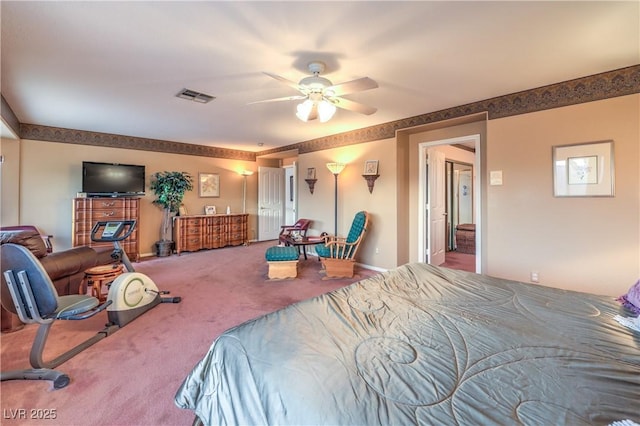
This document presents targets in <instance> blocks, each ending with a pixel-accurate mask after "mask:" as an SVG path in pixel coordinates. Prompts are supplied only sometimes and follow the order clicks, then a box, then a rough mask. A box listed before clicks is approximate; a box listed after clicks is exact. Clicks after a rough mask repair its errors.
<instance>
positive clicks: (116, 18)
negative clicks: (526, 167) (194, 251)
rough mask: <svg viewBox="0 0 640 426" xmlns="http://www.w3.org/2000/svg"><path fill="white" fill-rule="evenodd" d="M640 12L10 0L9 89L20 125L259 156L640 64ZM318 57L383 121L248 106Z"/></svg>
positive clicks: (628, 5) (422, 4) (520, 6)
mask: <svg viewBox="0 0 640 426" xmlns="http://www.w3.org/2000/svg"><path fill="white" fill-rule="evenodd" d="M639 5H640V2H638V1H626V2H611V1H602V2H597V1H587V2H579V1H570V2H556V1H553V2H482V1H475V2H427V1H411V2H375V1H367V2H364V1H361V2H340V1H331V2H308V1H304V2H303V1H300V2H218V1H216V2H213V1H197V2H184V1H176V2H167V1H156V2H134V1H131V2H89V1H86V2H85V1H83V2H60V1H53V2H34V1H6V0H2V2H1V10H0V11H1V24H2V25H1V27H2V46H1V47H2V50H1V55H2V58H1V61H2V62H1V66H2V79H1V91H2V95H3V96H4V97H5V99H6V101H7V102H8V104H9V105H10V106H11V108H12V110H13V111H14V113H15V115H16V116H17V117H18V120H19V121H20V122H21V123H30V124H38V125H45V126H54V127H62V128H70V129H78V130H87V131H94V132H105V133H113V134H120V135H127V136H138V137H144V138H152V139H161V140H170V141H177V142H187V143H194V144H201V145H208V146H216V147H223V148H232V149H241V150H246V151H263V150H267V149H271V148H276V147H280V146H285V145H290V144H293V143H297V142H302V141H306V140H310V139H314V138H317V137H322V136H327V135H330V134H335V133H340V132H345V131H349V130H353V129H357V128H362V127H366V126H371V125H375V124H379V123H384V122H389V121H393V120H398V119H402V118H407V117H411V116H415V115H420V114H424V113H428V112H433V111H437V110H441V109H445V108H449V107H454V106H458V105H463V104H466V103H470V102H474V101H479V100H483V99H488V98H491V97H494V96H499V95H505V94H509V93H513V92H517V91H520V90H525V89H531V88H535V87H539V86H543V85H547V84H552V83H557V82H561V81H565V80H569V79H573V78H578V77H584V76H588V75H592V74H596V73H599V72H603V71H610V70H614V69H618V68H623V67H626V66H631V65H636V64H639V63H640V47H639V46H640V33H639V26H640V25H639V22H640V7H639ZM313 60H322V61H324V62H325V63H326V64H327V70H326V72H325V73H324V76H325V77H327V78H329V79H330V80H331V81H332V82H333V83H334V84H337V83H341V82H344V81H349V80H353V79H356V78H361V77H365V76H366V77H370V78H372V79H373V80H375V81H377V82H378V84H379V88H377V89H373V90H369V91H366V92H360V93H355V94H352V95H347V96H345V97H347V98H349V99H351V100H354V101H357V102H360V103H364V104H366V105H371V106H374V107H376V108H378V111H377V112H376V113H375V114H373V115H370V116H365V115H361V114H357V113H354V112H350V111H345V110H340V109H338V112H337V113H336V115H335V117H334V118H333V119H332V120H331V121H329V122H327V123H320V122H319V121H318V120H315V121H312V122H308V123H304V122H301V121H299V120H298V119H297V118H296V117H295V115H294V113H295V107H296V104H297V102H293V101H288V102H278V103H261V104H253V105H248V104H249V103H250V102H254V101H259V100H264V99H270V98H276V97H285V96H290V95H296V94H297V92H296V91H295V90H294V89H292V88H290V87H288V86H286V85H284V84H282V83H280V82H278V81H276V80H275V79H273V78H270V77H268V76H266V75H265V74H263V72H270V73H274V74H277V75H280V76H282V77H284V78H287V79H289V80H293V81H296V82H297V81H299V80H300V79H301V78H303V77H304V76H306V75H307V64H308V62H310V61H313ZM183 88H188V89H192V90H196V91H201V92H204V93H207V94H210V95H213V96H216V97H217V99H215V100H214V101H212V102H211V103H209V104H199V103H195V102H189V101H185V100H182V99H179V98H176V97H175V95H176V93H178V91H180V90H181V89H183ZM2 127H3V132H5V128H4V126H2ZM258 143H262V144H263V145H262V146H259V145H258Z"/></svg>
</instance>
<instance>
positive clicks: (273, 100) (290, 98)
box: [247, 95, 307, 105]
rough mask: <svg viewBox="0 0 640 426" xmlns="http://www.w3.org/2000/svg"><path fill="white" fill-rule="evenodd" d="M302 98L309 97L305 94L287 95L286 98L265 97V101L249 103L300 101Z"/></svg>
mask: <svg viewBox="0 0 640 426" xmlns="http://www.w3.org/2000/svg"><path fill="white" fill-rule="evenodd" d="M301 99H307V97H306V96H303V95H297V96H285V97H284V98H274V99H265V100H264V101H255V102H249V103H248V104H247V105H251V104H263V103H266V102H281V101H298V100H301Z"/></svg>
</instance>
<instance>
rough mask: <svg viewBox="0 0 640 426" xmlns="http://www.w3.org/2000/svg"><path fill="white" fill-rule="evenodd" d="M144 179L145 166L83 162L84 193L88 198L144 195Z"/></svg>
mask: <svg viewBox="0 0 640 426" xmlns="http://www.w3.org/2000/svg"><path fill="white" fill-rule="evenodd" d="M144 178H145V168H144V166H136V165H132V164H117V163H112V164H110V163H96V162H92V161H83V162H82V192H84V193H86V194H87V196H88V197H133V196H138V195H144V190H145V188H144V185H145V180H144Z"/></svg>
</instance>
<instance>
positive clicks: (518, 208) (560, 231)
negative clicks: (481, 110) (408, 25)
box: [487, 95, 640, 296]
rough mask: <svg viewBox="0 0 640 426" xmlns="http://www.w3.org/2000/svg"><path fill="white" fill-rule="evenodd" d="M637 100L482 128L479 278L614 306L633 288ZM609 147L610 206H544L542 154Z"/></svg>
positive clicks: (567, 202) (547, 199) (639, 160)
mask: <svg viewBox="0 0 640 426" xmlns="http://www.w3.org/2000/svg"><path fill="white" fill-rule="evenodd" d="M639 105H640V95H632V96H624V97H618V98H613V99H608V100H604V101H598V102H590V103H585V104H580V105H574V106H569V107H564V108H557V109H553V110H547V111H541V112H536V113H532V114H526V115H519V116H515V117H509V118H504V119H500V120H492V121H489V123H488V130H487V137H488V141H489V142H488V152H487V157H488V170H489V171H490V170H502V171H503V179H504V185H502V186H489V187H488V188H487V191H488V223H487V226H488V228H487V233H488V241H487V244H488V246H487V247H488V250H487V264H488V269H487V273H489V274H491V275H496V276H500V277H507V278H512V279H516V280H521V281H529V277H530V271H532V270H535V271H538V272H539V274H540V282H541V283H542V284H547V285H552V286H557V287H562V288H568V289H574V290H581V291H587V292H592V293H601V294H607V295H612V296H617V295H620V294H622V293H623V292H625V291H626V290H627V289H628V288H629V287H630V286H631V285H632V284H633V283H634V282H635V281H636V280H637V279H638V278H640V205H639V204H640V174H639V171H638V170H639V165H640V150H639V145H640V134H639V129H640V107H639ZM602 140H613V141H614V159H615V197H613V198H592V197H591V198H556V197H554V196H553V187H552V182H553V174H552V164H551V158H552V147H553V146H554V145H566V144H575V143H582V142H593V141H602Z"/></svg>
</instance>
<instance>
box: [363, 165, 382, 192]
mask: <svg viewBox="0 0 640 426" xmlns="http://www.w3.org/2000/svg"><path fill="white" fill-rule="evenodd" d="M362 177H363V178H364V179H365V180H366V181H367V186H368V187H369V194H371V193H373V185H374V184H375V182H376V179H378V178H379V177H380V175H379V174H378V160H367V161H365V162H364V174H363V175H362Z"/></svg>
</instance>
